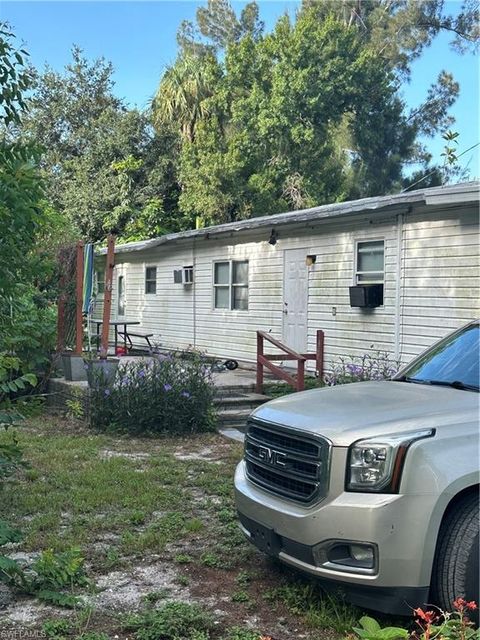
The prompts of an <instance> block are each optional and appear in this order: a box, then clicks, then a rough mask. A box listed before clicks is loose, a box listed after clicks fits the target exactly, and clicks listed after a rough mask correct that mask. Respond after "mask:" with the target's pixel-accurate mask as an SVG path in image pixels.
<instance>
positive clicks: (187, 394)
mask: <svg viewBox="0 0 480 640" xmlns="http://www.w3.org/2000/svg"><path fill="white" fill-rule="evenodd" d="M182 396H183V397H184V398H191V394H190V393H188V391H182Z"/></svg>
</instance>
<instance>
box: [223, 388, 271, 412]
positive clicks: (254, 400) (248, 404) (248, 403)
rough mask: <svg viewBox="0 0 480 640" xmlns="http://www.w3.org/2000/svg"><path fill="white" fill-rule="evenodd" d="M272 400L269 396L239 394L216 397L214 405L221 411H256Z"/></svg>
mask: <svg viewBox="0 0 480 640" xmlns="http://www.w3.org/2000/svg"><path fill="white" fill-rule="evenodd" d="M267 400H270V398H269V396H265V395H263V394H260V393H239V392H235V393H234V394H232V395H226V394H225V395H218V394H217V395H216V396H215V399H214V401H213V402H214V404H215V406H216V407H217V409H218V410H219V411H223V410H228V409H250V410H253V409H256V407H258V406H259V405H261V404H263V403H264V402H267Z"/></svg>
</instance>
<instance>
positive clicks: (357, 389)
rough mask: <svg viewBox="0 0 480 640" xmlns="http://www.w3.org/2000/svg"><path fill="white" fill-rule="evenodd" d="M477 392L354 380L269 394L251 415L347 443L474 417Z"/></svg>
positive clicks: (476, 411) (335, 441) (466, 420)
mask: <svg viewBox="0 0 480 640" xmlns="http://www.w3.org/2000/svg"><path fill="white" fill-rule="evenodd" d="M478 400H479V398H478V394H477V393H475V392H471V391H463V390H459V389H451V388H449V387H437V386H429V385H424V384H412V383H408V382H392V381H382V382H357V383H354V384H345V385H339V386H336V387H323V388H321V389H313V390H312V391H303V392H301V393H294V394H291V395H288V396H284V397H282V398H277V399H276V400H271V401H270V402H267V403H266V404H263V405H261V406H260V407H259V408H258V409H256V410H255V411H254V412H253V414H252V417H255V418H258V419H260V420H265V421H267V422H272V423H275V424H278V425H283V426H286V427H290V428H293V429H300V430H302V431H308V432H310V433H315V434H318V435H322V436H325V437H326V438H328V439H329V440H330V441H331V442H332V444H334V445H336V446H345V447H348V446H350V445H351V444H352V442H355V441H356V440H358V439H360V438H366V437H370V436H377V435H388V434H394V433H402V432H408V431H412V430H416V429H428V428H438V427H440V426H442V425H449V424H460V423H465V422H476V421H477V420H478V408H479V404H478Z"/></svg>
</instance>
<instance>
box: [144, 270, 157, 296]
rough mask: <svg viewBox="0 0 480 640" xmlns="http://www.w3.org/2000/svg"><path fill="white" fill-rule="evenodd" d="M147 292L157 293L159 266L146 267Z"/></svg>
mask: <svg viewBox="0 0 480 640" xmlns="http://www.w3.org/2000/svg"><path fill="white" fill-rule="evenodd" d="M145 293H157V267H146V268H145Z"/></svg>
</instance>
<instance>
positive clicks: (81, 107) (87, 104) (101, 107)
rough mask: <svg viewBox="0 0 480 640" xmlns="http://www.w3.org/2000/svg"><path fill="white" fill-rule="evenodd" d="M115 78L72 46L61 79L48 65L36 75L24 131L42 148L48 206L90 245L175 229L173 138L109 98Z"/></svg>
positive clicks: (101, 62)
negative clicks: (110, 237) (117, 236)
mask: <svg viewBox="0 0 480 640" xmlns="http://www.w3.org/2000/svg"><path fill="white" fill-rule="evenodd" d="M112 75H113V67H112V65H111V64H109V63H108V62H106V61H105V60H104V59H103V58H101V59H98V60H94V61H92V62H90V61H89V60H88V59H87V58H86V57H85V56H84V55H83V53H82V51H81V50H80V49H78V48H76V47H75V48H74V49H73V51H72V61H71V62H70V64H68V65H67V66H66V68H65V70H64V72H63V73H58V72H56V71H54V70H53V69H51V68H49V67H47V68H46V69H45V70H44V71H43V73H37V74H36V77H35V85H34V88H33V92H32V99H31V109H30V113H29V115H28V116H27V117H26V118H25V119H24V123H23V126H22V128H21V135H22V137H23V138H24V139H26V140H32V141H34V142H35V143H37V144H39V145H41V146H42V147H43V149H44V153H43V156H42V169H43V174H44V177H45V181H46V188H47V195H48V199H49V202H50V204H51V205H52V206H53V208H54V209H55V210H57V211H59V212H60V213H61V215H62V217H63V219H64V220H66V221H70V223H71V224H73V226H74V228H76V229H77V230H78V231H80V233H81V235H82V237H83V238H88V239H90V240H94V241H95V240H99V239H103V238H104V237H105V235H106V234H107V233H108V232H114V233H116V234H122V233H123V232H124V230H126V237H127V238H128V239H132V237H133V236H135V235H136V234H138V233H140V232H142V233H143V232H144V233H146V237H149V236H150V235H151V234H155V233H158V232H159V231H160V232H161V233H164V232H165V230H171V229H175V221H174V220H172V219H171V214H172V213H173V212H174V211H175V202H176V195H175V194H176V189H177V187H176V184H175V180H174V177H173V169H172V166H173V165H174V164H175V136H174V135H172V134H171V132H170V131H162V132H161V133H160V134H158V135H155V134H154V133H153V131H152V129H151V127H150V124H149V119H148V116H147V115H146V114H144V113H141V112H140V111H138V110H136V109H127V108H126V107H125V106H124V104H123V103H122V102H121V100H119V99H118V98H117V97H116V96H115V95H114V93H113V84H114V83H113V78H112ZM92 180H94V181H95V189H93V190H92V188H91V185H92ZM166 208H168V209H169V213H168V214H167V213H165V211H166ZM150 224H152V227H151V228H150ZM143 237H145V235H144V236H143Z"/></svg>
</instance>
